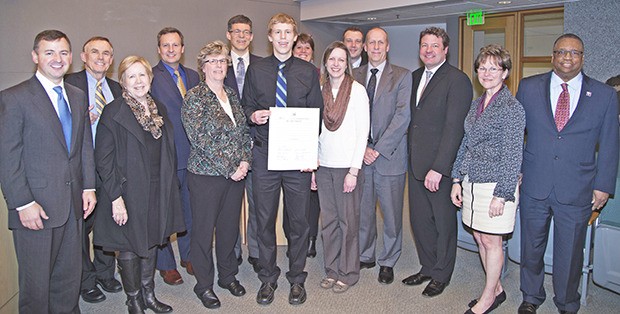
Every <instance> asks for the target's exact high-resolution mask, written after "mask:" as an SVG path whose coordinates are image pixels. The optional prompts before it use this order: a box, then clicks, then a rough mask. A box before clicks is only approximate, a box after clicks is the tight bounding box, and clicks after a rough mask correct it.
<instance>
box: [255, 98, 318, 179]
mask: <svg viewBox="0 0 620 314" xmlns="http://www.w3.org/2000/svg"><path fill="white" fill-rule="evenodd" d="M269 110H270V111H271V115H270V116H269V146H268V147H269V148H268V154H269V155H268V160H267V169H268V170H301V169H316V168H317V163H318V155H319V114H320V110H319V108H294V107H290V108H278V107H272V108H269Z"/></svg>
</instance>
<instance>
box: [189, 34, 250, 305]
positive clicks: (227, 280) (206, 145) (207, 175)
mask: <svg viewBox="0 0 620 314" xmlns="http://www.w3.org/2000/svg"><path fill="white" fill-rule="evenodd" d="M228 63H229V54H228V48H227V47H226V45H225V44H224V43H223V42H221V41H214V42H211V43H208V44H207V45H206V46H204V47H203V48H202V49H201V50H200V53H199V54H198V69H199V71H198V72H199V74H200V77H201V79H202V80H201V82H200V84H198V86H196V87H194V88H192V89H190V90H189V91H188V92H187V95H186V96H185V100H184V104H183V108H182V109H181V119H182V121H183V126H184V127H185V131H186V132H187V137H188V138H189V141H190V144H191V151H190V155H189V161H188V165H187V170H188V171H189V174H188V186H189V192H190V204H191V208H192V221H193V228H192V235H191V236H192V239H194V240H192V243H191V245H190V259H191V260H192V263H193V265H194V274H195V276H196V280H197V283H196V286H194V292H195V293H196V295H198V298H199V299H200V300H201V301H202V304H203V305H204V306H205V307H207V308H218V307H220V300H219V299H218V298H217V296H216V295H215V293H214V291H213V277H214V269H213V253H212V250H213V247H212V243H213V235H214V233H215V255H216V257H217V270H218V282H217V283H218V285H219V286H220V287H222V288H224V289H228V290H229V291H230V293H232V294H233V295H234V296H242V295H244V294H245V289H244V288H243V286H242V285H241V284H240V283H239V281H237V279H236V278H235V275H236V274H237V273H238V271H239V268H238V265H237V257H236V256H235V252H234V247H235V242H236V241H237V237H238V235H239V215H240V213H241V199H242V195H243V189H244V187H245V180H244V179H245V176H246V174H247V172H248V169H249V168H250V158H251V154H250V148H251V139H250V134H249V129H248V125H247V123H246V119H245V115H244V114H243V111H242V109H241V105H240V104H239V97H238V96H237V94H236V93H235V92H234V91H233V90H232V89H231V88H229V87H227V86H224V77H225V76H226V71H227V68H228Z"/></svg>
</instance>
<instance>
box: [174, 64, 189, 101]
mask: <svg viewBox="0 0 620 314" xmlns="http://www.w3.org/2000/svg"><path fill="white" fill-rule="evenodd" d="M174 76H175V77H176V79H177V82H176V83H177V88H178V89H179V93H181V97H185V93H187V89H185V84H184V83H183V78H182V77H181V74H180V73H179V70H174Z"/></svg>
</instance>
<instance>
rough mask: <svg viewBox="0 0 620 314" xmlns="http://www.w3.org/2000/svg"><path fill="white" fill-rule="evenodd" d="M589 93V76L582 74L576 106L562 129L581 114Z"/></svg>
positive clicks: (585, 106) (590, 93)
mask: <svg viewBox="0 0 620 314" xmlns="http://www.w3.org/2000/svg"><path fill="white" fill-rule="evenodd" d="M591 95H592V92H591V91H590V78H589V77H587V76H586V75H585V74H584V75H583V79H582V81H581V91H580V93H579V101H578V102H577V107H576V108H575V111H574V112H573V114H572V115H571V116H570V118H569V119H568V122H567V123H566V125H565V126H564V129H566V128H567V127H570V126H571V124H573V123H572V121H574V120H576V119H578V117H579V116H581V115H582V114H583V112H584V110H586V108H587V107H588V104H589V102H590V96H591Z"/></svg>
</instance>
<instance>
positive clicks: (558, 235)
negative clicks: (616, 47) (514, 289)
mask: <svg viewBox="0 0 620 314" xmlns="http://www.w3.org/2000/svg"><path fill="white" fill-rule="evenodd" d="M583 52H584V47H583V42H582V41H581V39H580V38H579V37H578V36H576V35H574V34H564V35H562V36H560V37H559V38H558V39H557V40H556V41H555V43H554V45H553V56H552V59H551V60H552V64H553V71H551V72H549V73H545V74H540V75H536V76H532V77H528V78H524V79H523V80H521V82H520V84H519V91H518V92H517V99H518V100H519V101H520V102H521V104H522V105H523V108H524V109H525V117H526V126H525V128H526V132H527V141H526V145H525V150H524V152H523V165H522V168H521V170H522V173H523V181H522V184H521V197H520V207H521V210H520V212H521V218H520V219H521V291H522V292H523V302H522V303H521V305H520V306H519V309H518V312H519V313H536V309H537V308H538V306H539V305H540V304H542V303H543V302H544V301H545V290H544V288H543V281H544V276H545V272H544V263H543V256H544V251H545V248H546V246H547V239H548V235H549V225H550V222H551V218H553V230H554V242H553V290H554V292H555V297H554V298H553V302H554V303H555V305H556V307H557V308H558V310H559V311H560V313H577V311H578V310H579V298H580V296H579V293H578V292H577V289H578V287H579V278H580V277H581V267H582V264H583V247H584V242H585V238H586V229H587V224H588V220H589V218H590V215H591V214H592V211H595V210H600V209H601V208H602V207H603V206H604V205H605V203H606V202H607V199H608V198H609V194H610V193H614V190H615V185H616V174H617V171H618V138H619V136H618V120H617V117H618V100H617V95H616V92H615V91H614V90H613V89H612V88H611V87H609V86H606V85H604V84H603V83H601V82H599V81H597V80H594V79H592V78H590V77H588V76H586V75H585V74H583V73H582V72H581V70H582V67H583V61H584V57H583ZM597 151H598V154H597Z"/></svg>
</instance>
